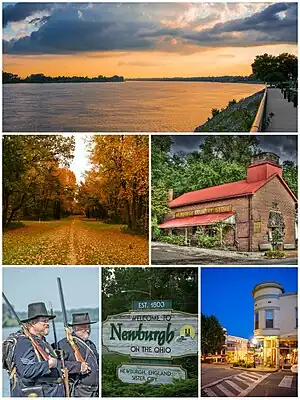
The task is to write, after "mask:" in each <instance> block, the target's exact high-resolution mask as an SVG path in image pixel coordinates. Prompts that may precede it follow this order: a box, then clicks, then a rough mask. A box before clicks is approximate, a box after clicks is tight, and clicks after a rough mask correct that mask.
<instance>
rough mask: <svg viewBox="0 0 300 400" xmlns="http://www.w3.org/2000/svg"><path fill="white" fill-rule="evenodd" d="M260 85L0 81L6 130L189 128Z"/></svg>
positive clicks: (115, 130) (86, 130)
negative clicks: (20, 82)
mask: <svg viewBox="0 0 300 400" xmlns="http://www.w3.org/2000/svg"><path fill="white" fill-rule="evenodd" d="M262 87H263V86H262V85H248V84H229V83H227V84H226V83H225V84H223V83H209V82H124V83H92V84H91V83H59V84H56V83H53V84H16V85H12V84H11V85H3V130H4V132H62V131H64V132H72V131H79V132H80V131H81V132H89V131H98V132H193V131H194V129H195V128H196V127H197V126H198V125H201V124H202V123H204V122H205V121H206V120H207V117H209V116H210V115H211V109H212V108H222V107H224V106H226V105H227V103H228V101H229V100H232V99H233V98H235V99H236V100H239V99H241V98H244V97H247V96H250V95H251V94H253V93H255V92H257V91H259V90H261V89H262Z"/></svg>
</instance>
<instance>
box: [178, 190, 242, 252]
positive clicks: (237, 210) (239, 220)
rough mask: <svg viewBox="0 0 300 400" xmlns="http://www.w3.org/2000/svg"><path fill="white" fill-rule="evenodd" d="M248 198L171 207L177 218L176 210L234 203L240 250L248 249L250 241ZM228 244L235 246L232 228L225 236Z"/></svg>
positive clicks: (238, 248) (238, 247) (233, 209)
mask: <svg viewBox="0 0 300 400" xmlns="http://www.w3.org/2000/svg"><path fill="white" fill-rule="evenodd" d="M248 201H249V200H248V198H247V197H238V198H234V199H226V200H217V201H209V202H205V203H200V204H191V205H187V206H180V207H176V208H172V209H171V213H172V215H173V218H175V213H176V212H181V211H188V210H198V209H202V208H207V207H216V206H226V205H232V211H233V212H235V213H236V229H237V238H236V239H237V243H236V244H237V250H239V251H248V243H249V223H248V219H249V208H248ZM224 240H225V242H226V244H227V246H230V247H231V246H234V245H235V243H234V232H233V231H232V230H230V231H229V232H228V234H227V236H226V238H224Z"/></svg>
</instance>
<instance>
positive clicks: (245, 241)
mask: <svg viewBox="0 0 300 400" xmlns="http://www.w3.org/2000/svg"><path fill="white" fill-rule="evenodd" d="M274 202H276V203H277V204H278V205H277V209H278V211H280V212H281V213H282V215H283V218H284V222H285V237H284V243H287V244H289V243H295V202H294V200H293V199H292V197H291V195H290V194H289V193H288V191H287V190H286V188H285V187H284V186H283V185H282V183H281V181H280V180H279V178H278V177H275V178H274V179H272V180H271V181H270V182H268V183H267V184H266V185H264V186H263V187H262V188H261V189H259V190H258V191H257V192H256V193H255V194H254V196H253V197H252V200H251V203H252V216H251V218H252V223H251V231H252V241H251V242H252V245H251V248H249V227H250V224H249V198H248V197H238V198H233V199H226V200H218V201H209V202H205V203H200V204H191V205H186V206H180V207H176V208H172V209H171V215H172V216H173V218H175V213H176V212H181V211H188V210H197V209H202V208H207V207H215V206H225V205H229V204H230V205H232V211H233V212H236V229H237V243H236V244H237V250H239V251H249V250H250V251H258V250H259V244H262V243H269V242H268V237H267V236H268V219H269V212H270V211H272V210H274V205H273V203H274ZM259 221H260V223H261V224H260V232H255V229H254V223H255V222H259ZM225 241H226V244H227V245H228V246H233V245H234V234H233V231H229V233H228V235H227V237H226V240H225Z"/></svg>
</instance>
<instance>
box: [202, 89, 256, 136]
mask: <svg viewBox="0 0 300 400" xmlns="http://www.w3.org/2000/svg"><path fill="white" fill-rule="evenodd" d="M262 97H263V90H261V91H260V92H257V93H255V94H253V95H252V96H249V97H247V98H246V99H242V100H240V101H239V102H235V101H234V100H233V101H230V102H229V103H228V106H227V107H226V108H223V109H221V110H217V109H213V110H212V114H213V116H212V118H209V119H208V120H207V122H205V123H204V124H203V125H200V126H198V127H197V128H196V129H195V132H250V129H251V126H252V124H253V121H254V119H255V116H256V113H257V110H258V107H259V104H260V102H261V99H262Z"/></svg>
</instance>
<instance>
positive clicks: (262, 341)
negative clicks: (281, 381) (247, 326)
mask: <svg viewBox="0 0 300 400" xmlns="http://www.w3.org/2000/svg"><path fill="white" fill-rule="evenodd" d="M252 296H253V299H254V339H255V342H254V343H255V346H256V352H257V353H256V354H257V358H258V363H259V364H262V365H264V366H275V367H281V368H290V367H291V366H292V365H293V364H297V362H298V294H297V293H285V291H284V288H283V286H282V285H281V284H280V283H277V282H262V283H259V284H258V285H256V286H254V288H253V291H252Z"/></svg>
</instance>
